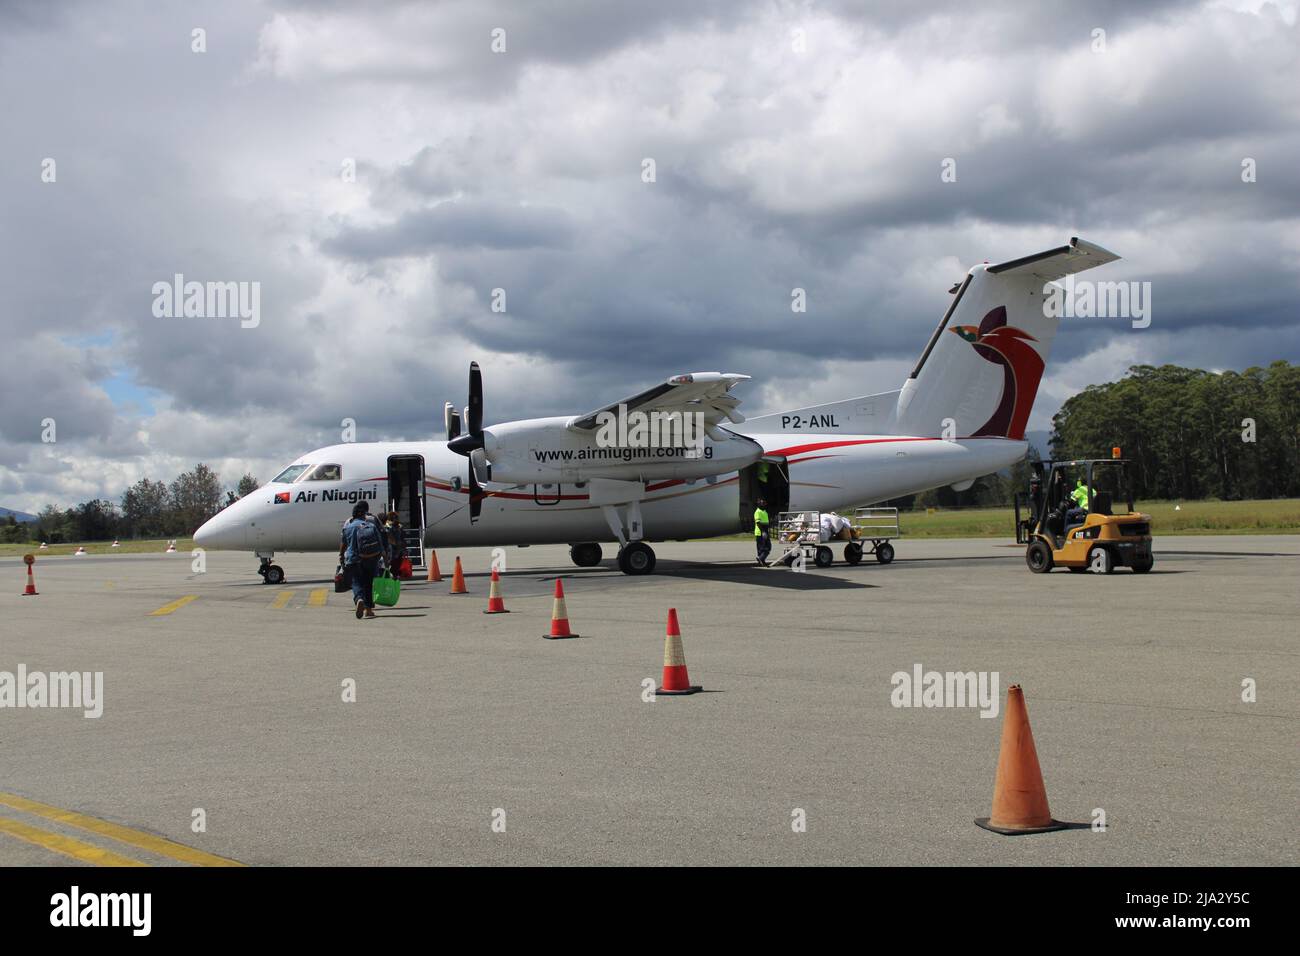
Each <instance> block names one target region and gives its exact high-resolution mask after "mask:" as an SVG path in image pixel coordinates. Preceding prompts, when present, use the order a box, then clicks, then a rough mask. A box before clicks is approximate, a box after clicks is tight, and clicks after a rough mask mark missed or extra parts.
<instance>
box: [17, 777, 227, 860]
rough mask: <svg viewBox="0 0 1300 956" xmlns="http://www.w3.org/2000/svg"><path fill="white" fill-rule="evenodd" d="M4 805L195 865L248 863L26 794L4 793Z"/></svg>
mask: <svg viewBox="0 0 1300 956" xmlns="http://www.w3.org/2000/svg"><path fill="white" fill-rule="evenodd" d="M0 806H6V807H9V808H10V809H12V810H17V811H19V812H21V813H30V814H33V815H34V816H38V817H45V818H46V819H47V820H53V821H55V822H56V823H62V824H64V825H65V826H70V827H76V828H77V829H79V830H85V831H87V832H88V833H95V834H98V835H99V836H103V837H108V838H109V839H110V840H116V841H117V842H119V843H125V844H127V845H128V846H133V847H138V848H139V849H141V850H147V851H149V852H150V853H156V854H158V855H159V856H165V857H168V858H169V859H173V860H177V861H179V862H181V863H190V864H193V865H195V866H243V865H244V864H242V863H239V862H238V861H236V860H228V859H226V858H225V857H223V856H217V855H216V854H213V853H204V852H203V851H202V850H196V849H194V847H191V846H185V845H184V844H181V843H175V842H173V841H171V840H168V839H167V838H166V837H160V836H154V835H153V834H152V833H144V832H142V831H140V830H132V829H131V828H130V827H124V826H119V825H118V824H116V823H109V822H108V821H107V820H100V819H97V818H95V817H88V816H86V815H85V814H82V813H76V812H74V811H72V810H61V809H59V808H58V807H52V806H50V805H49V804H46V803H38V802H36V801H35V800H28V799H27V798H26V797H20V796H18V795H17V794H13V793H0ZM4 822H5V821H4V820H0V824H3V823H4ZM38 832H40V831H38ZM105 852H107V851H105ZM110 865H117V864H110ZM123 865H130V864H123ZM136 865H138V864H136Z"/></svg>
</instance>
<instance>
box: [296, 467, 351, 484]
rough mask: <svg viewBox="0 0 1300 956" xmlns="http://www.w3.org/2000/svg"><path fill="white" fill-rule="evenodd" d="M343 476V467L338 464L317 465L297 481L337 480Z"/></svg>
mask: <svg viewBox="0 0 1300 956" xmlns="http://www.w3.org/2000/svg"><path fill="white" fill-rule="evenodd" d="M342 477H343V469H342V468H340V467H339V466H338V465H317V466H316V467H315V468H313V469H312V470H311V471H309V472H307V474H305V475H303V476H302V477H301V478H299V479H298V480H299V481H338V480H340V479H341V478H342Z"/></svg>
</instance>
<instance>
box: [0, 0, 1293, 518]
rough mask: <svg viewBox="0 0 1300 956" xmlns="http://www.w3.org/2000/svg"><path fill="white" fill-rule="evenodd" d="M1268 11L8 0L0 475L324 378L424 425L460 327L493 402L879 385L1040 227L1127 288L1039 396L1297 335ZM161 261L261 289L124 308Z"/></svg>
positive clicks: (4, 8)
mask: <svg viewBox="0 0 1300 956" xmlns="http://www.w3.org/2000/svg"><path fill="white" fill-rule="evenodd" d="M1296 23H1297V16H1296V3H1295V2H1294V0H1288V2H1284V3H1259V2H1215V3H1207V4H1179V3H1143V4H1131V3H1124V2H1113V3H1098V4H1092V5H1088V4H1079V3H1020V4H998V3H982V4H978V5H976V6H975V7H972V6H971V5H970V4H968V3H957V2H951V3H947V2H941V3H930V4H924V3H909V2H897V3H893V2H890V3H866V2H860V3H859V2H851V0H840V2H825V3H816V2H809V3H781V2H771V3H755V2H750V3H726V2H721V0H714V2H707V0H705V2H702V0H656V2H654V3H636V4H631V3H629V4H616V3H603V2H595V0H572V2H561V0H549V2H528V3H522V2H520V3H513V4H508V3H499V2H484V0H473V2H444V3H411V4H406V3H397V2H392V3H347V2H343V0H336V2H330V0H321V2H300V3H290V2H261V3H257V2H239V0H234V2H230V0H223V2H220V3H217V2H211V3H168V4H159V3H156V2H86V3H63V4H57V5H55V4H46V3H41V2H37V0H9V2H7V3H5V4H3V5H0V91H2V92H3V100H2V101H0V116H2V117H3V127H2V129H3V136H2V137H0V140H2V142H3V145H2V146H0V284H2V287H3V290H4V296H3V303H4V304H3V318H2V319H0V321H2V322H3V332H4V343H5V346H6V349H5V354H4V355H3V359H2V361H0V368H2V369H3V372H2V375H3V378H2V379H0V406H2V413H0V505H4V506H7V507H10V508H19V509H22V510H26V511H33V512H34V511H36V510H38V509H39V508H40V507H41V506H42V505H44V504H46V503H49V502H54V503H58V504H60V505H64V506H66V505H70V504H74V503H77V502H79V501H81V500H84V499H86V498H89V497H93V496H97V495H99V496H106V497H110V498H113V499H117V498H118V497H119V496H120V494H121V492H122V491H123V490H124V488H125V487H126V486H127V485H129V484H130V483H131V482H133V481H134V480H136V479H137V478H139V477H142V476H151V477H156V478H167V479H170V478H171V477H173V476H174V475H175V474H176V473H177V472H178V471H179V470H181V469H184V468H188V467H191V466H192V465H193V464H194V463H195V462H197V461H200V460H203V461H206V462H208V463H209V464H211V465H213V466H214V467H216V468H217V469H218V471H219V472H220V474H221V476H222V478H223V480H224V481H225V483H226V484H227V485H233V484H234V483H235V481H237V479H238V477H239V475H240V474H241V473H242V472H243V471H244V470H252V471H253V472H254V473H255V474H256V475H257V476H258V478H259V479H261V480H263V481H265V480H267V479H269V478H270V477H271V476H272V475H273V474H274V473H275V472H276V471H277V470H278V469H279V468H280V467H281V466H283V465H284V464H286V463H287V462H289V461H291V460H292V459H293V458H295V457H297V456H298V455H300V454H301V453H303V452H305V451H307V450H309V449H311V448H313V447H317V446H320V445H324V444H330V443H333V442H335V441H338V440H339V430H340V427H339V423H340V420H341V419H343V418H344V417H350V418H354V419H355V420H356V421H357V423H358V435H357V437H358V439H360V440H372V439H378V438H407V439H424V438H429V437H440V436H441V433H442V421H441V418H442V404H443V402H444V400H448V399H450V400H452V401H455V402H457V403H458V404H463V403H464V400H465V388H466V385H465V380H466V371H467V367H468V364H469V361H470V360H471V359H477V360H478V362H479V363H480V364H481V365H482V366H483V370H484V379H485V383H486V418H487V420H488V421H489V422H492V421H502V420H508V419H511V418H518V417H532V416H534V415H544V414H567V413H577V412H582V411H587V410H590V409H591V408H593V407H595V406H597V405H600V404H603V403H605V402H607V401H612V400H615V399H617V398H619V397H620V396H623V395H625V394H630V393H631V392H633V391H636V390H639V389H641V388H643V387H645V386H647V385H650V384H653V383H655V382H657V381H661V380H663V379H664V378H666V377H668V376H669V375H673V374H676V373H679V372H685V371H692V370H721V371H733V372H744V373H748V374H750V375H753V376H754V382H752V383H750V384H748V385H747V386H745V387H744V391H743V392H742V393H740V394H742V396H743V398H744V401H745V404H744V406H743V408H744V410H746V411H747V412H748V413H750V414H751V415H752V414H754V413H757V412H760V411H775V410H778V409H780V408H783V407H793V406H797V405H801V404H808V403H810V402H820V401H830V400H834V399H838V398H846V397H849V396H852V395H859V394H866V393H870V392H874V391H882V390H887V389H892V388H897V387H898V386H899V385H901V384H902V381H903V379H904V377H905V376H906V374H907V372H908V370H909V369H910V367H911V365H912V364H913V362H914V361H915V359H916V357H917V355H918V354H919V353H920V351H921V349H922V348H923V346H924V344H925V341H926V339H927V337H928V336H929V334H930V333H931V331H932V330H933V327H934V325H935V323H936V322H937V321H938V319H939V317H940V316H941V314H942V312H943V310H944V308H945V307H946V306H947V303H948V301H949V297H948V293H947V290H948V288H949V287H950V286H951V285H952V284H953V283H954V282H955V281H957V280H959V279H960V278H961V276H962V275H963V274H964V272H965V270H966V269H967V268H968V267H969V266H970V265H972V264H975V263H978V262H980V261H984V260H991V261H999V260H1003V259H1009V258H1015V257H1018V256H1021V255H1025V254H1028V253H1032V252H1036V251H1040V250H1042V249H1045V248H1048V247H1050V246H1054V245H1059V244H1061V243H1062V242H1064V241H1065V240H1066V239H1068V238H1069V237H1070V236H1073V235H1078V236H1082V237H1084V238H1087V239H1090V240H1092V241H1094V242H1097V243H1099V244H1101V245H1103V246H1106V247H1108V248H1110V249H1112V250H1113V251H1115V252H1117V253H1119V254H1120V255H1122V256H1123V257H1124V260H1123V261H1122V262H1120V263H1117V264H1115V265H1112V266H1108V267H1107V269H1106V272H1107V275H1106V276H1105V278H1108V279H1126V280H1136V281H1149V282H1151V283H1152V295H1153V308H1152V322H1151V325H1150V327H1149V328H1146V329H1134V328H1132V327H1131V324H1130V323H1129V322H1127V321H1123V320H1108V321H1103V320H1095V319H1094V320H1086V321H1085V320H1074V321H1069V320H1067V321H1066V322H1065V324H1064V325H1063V329H1062V334H1061V335H1060V336H1059V337H1058V339H1057V342H1056V347H1055V348H1054V350H1053V352H1052V355H1051V357H1050V360H1049V362H1048V367H1047V374H1046V377H1045V380H1044V384H1043V390H1042V392H1041V393H1040V396H1039V400H1038V404H1037V406H1036V408H1035V412H1034V416H1033V419H1032V420H1031V428H1032V429H1045V428H1048V427H1050V421H1051V416H1052V414H1053V413H1054V412H1055V411H1056V410H1057V408H1058V407H1059V405H1060V402H1061V401H1062V400H1064V398H1066V397H1068V396H1069V395H1071V394H1073V393H1074V392H1075V391H1077V390H1079V389H1080V388H1082V387H1083V386H1085V385H1087V384H1090V383H1094V382H1103V381H1110V380H1113V379H1115V378H1118V377H1119V376H1121V375H1122V374H1123V373H1124V371H1125V369H1126V368H1127V367H1128V366H1129V365H1132V364H1135V363H1139V362H1151V363H1163V362H1174V363H1180V364H1188V365H1196V366H1200V367H1206V368H1214V369H1223V368H1236V369H1242V368H1245V367H1247V366H1250V365H1260V364H1267V363H1268V362H1270V361H1274V360H1276V359H1279V358H1282V359H1289V360H1292V361H1298V360H1300V308H1298V306H1297V302H1298V301H1300V298H1298V295H1297V293H1298V292H1300V124H1298V123H1297V119H1298V114H1300V95H1297V91H1298V90H1300V28H1297V25H1296ZM195 29H202V30H203V31H205V34H204V35H203V39H204V41H205V44H206V52H194V51H193V49H192V47H193V46H194V44H195V42H196V41H195V39H194V32H193V31H194V30H195ZM497 29H500V30H503V31H504V43H505V51H504V52H494V51H493V49H492V45H493V31H494V30H497ZM1097 30H1103V31H1105V33H1104V37H1102V40H1103V44H1102V45H1103V46H1104V49H1099V48H1098V47H1099V44H1098V40H1097V37H1098V35H1097V34H1096V33H1095V32H1094V31H1097ZM500 37H501V35H500V34H498V38H500ZM499 42H500V39H498V45H499ZM647 158H649V159H653V160H654V162H655V167H656V169H655V171H656V181H655V182H653V183H647V182H644V181H643V176H642V171H643V162H644V160H646V159H647ZM946 158H952V159H954V160H955V161H956V173H957V176H956V181H955V182H942V181H941V176H940V174H941V164H942V163H943V161H944V160H945V159H946ZM1247 158H1249V159H1253V160H1254V161H1255V168H1256V172H1257V181H1256V182H1253V183H1247V182H1243V179H1242V163H1243V161H1244V160H1246V159H1247ZM47 159H53V160H54V161H55V165H54V173H55V177H54V181H53V182H46V181H44V180H43V171H44V170H46V168H47V166H48V164H46V163H45V161H46V160H47ZM349 159H351V160H354V161H355V164H356V176H355V181H354V182H350V181H347V177H346V176H345V175H344V166H345V163H346V161H347V160H349ZM46 178H48V176H47V177H46ZM176 273H181V274H183V275H184V276H185V278H186V279H187V280H197V281H202V282H207V281H238V282H257V283H259V284H260V295H261V314H260V324H259V325H258V326H257V327H256V328H242V327H241V323H240V321H239V319H238V318H189V319H186V318H166V317H163V318H159V317H157V316H155V315H154V312H153V305H154V293H153V291H152V290H153V285H154V283H156V282H160V281H167V282H169V281H171V278H172V276H173V275H175V274H176ZM1098 277H1099V278H1101V277H1100V276H1098ZM795 287H801V288H804V289H806V290H807V302H808V311H807V313H806V315H800V316H796V315H794V314H792V312H791V309H790V301H791V298H790V297H791V290H792V289H793V288H795ZM496 288H501V289H504V290H505V293H506V309H507V311H506V312H505V313H504V314H501V313H494V312H493V311H492V310H491V307H490V306H491V296H492V290H493V289H496ZM44 419H53V420H54V421H55V424H56V429H57V432H56V437H57V441H56V442H55V443H53V444H49V443H43V442H42V440H41V436H42V420H44Z"/></svg>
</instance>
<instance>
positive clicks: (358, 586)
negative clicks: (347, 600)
mask: <svg viewBox="0 0 1300 956" xmlns="http://www.w3.org/2000/svg"><path fill="white" fill-rule="evenodd" d="M348 568H349V569H351V571H352V603H353V604H356V603H357V602H358V601H364V602H365V605H366V607H368V608H372V609H373V608H374V606H375V576H376V575H378V574H379V559H378V558H362V559H361V560H360V561H353V562H352V563H351V564H349V565H348Z"/></svg>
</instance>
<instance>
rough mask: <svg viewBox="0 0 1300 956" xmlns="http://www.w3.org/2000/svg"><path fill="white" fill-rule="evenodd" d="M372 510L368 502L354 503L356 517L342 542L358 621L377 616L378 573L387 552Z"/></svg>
mask: <svg viewBox="0 0 1300 956" xmlns="http://www.w3.org/2000/svg"><path fill="white" fill-rule="evenodd" d="M369 511H370V506H369V505H367V504H366V503H365V502H364V501H358V502H357V503H356V504H355V505H353V506H352V520H351V521H349V522H348V523H347V524H345V525H344V526H343V533H342V535H341V536H340V541H339V558H340V560H341V561H342V563H343V566H344V567H346V568H347V569H348V570H349V571H351V572H352V602H353V603H354V604H355V605H356V606H357V619H358V620H360V619H361V618H363V617H365V618H373V617H374V616H375V595H374V584H375V575H377V574H378V573H379V566H380V563H381V562H382V561H383V559H384V552H385V537H384V531H383V528H381V527H380V525H379V522H378V521H376V520H375V518H374V517H372V516H371V515H370V514H368V512H369ZM394 583H396V582H394ZM394 600H396V599H394Z"/></svg>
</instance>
